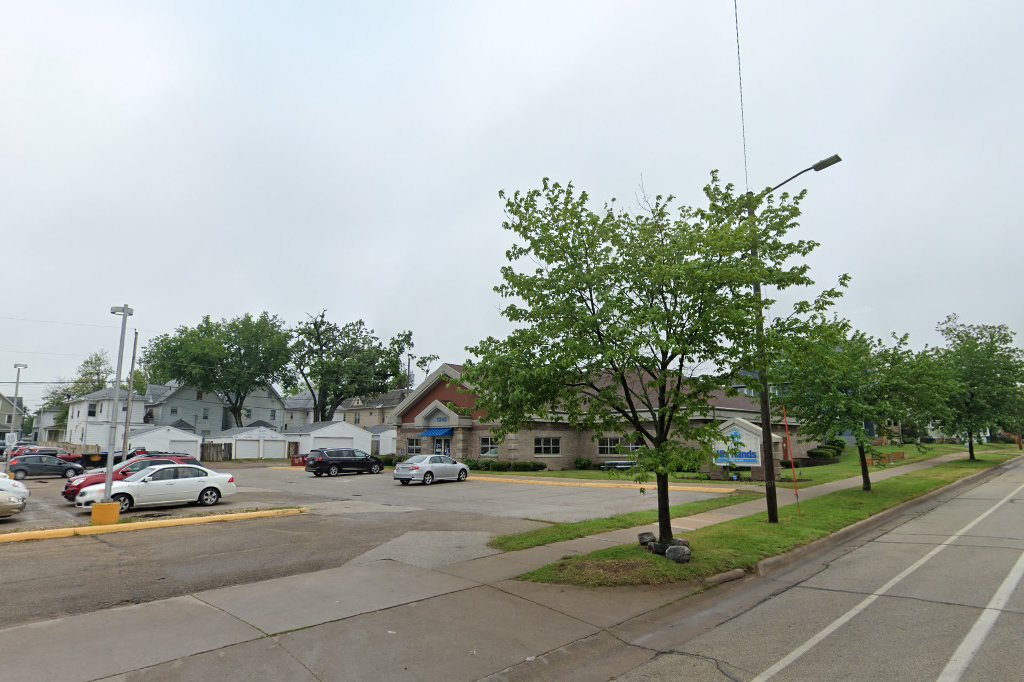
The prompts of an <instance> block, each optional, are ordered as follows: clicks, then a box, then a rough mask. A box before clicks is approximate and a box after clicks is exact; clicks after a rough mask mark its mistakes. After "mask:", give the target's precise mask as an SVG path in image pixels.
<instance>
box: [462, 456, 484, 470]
mask: <svg viewBox="0 0 1024 682" xmlns="http://www.w3.org/2000/svg"><path fill="white" fill-rule="evenodd" d="M463 464H465V465H466V466H468V467H469V469H470V471H477V470H478V469H479V468H480V462H479V461H477V460H475V459H467V460H466V461H464V462H463Z"/></svg>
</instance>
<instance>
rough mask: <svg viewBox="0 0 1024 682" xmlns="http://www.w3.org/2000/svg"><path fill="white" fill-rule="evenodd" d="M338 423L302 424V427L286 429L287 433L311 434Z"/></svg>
mask: <svg viewBox="0 0 1024 682" xmlns="http://www.w3.org/2000/svg"><path fill="white" fill-rule="evenodd" d="M338 423H339V422H313V423H312V424H303V425H302V426H295V427H292V428H290V429H288V431H287V433H313V432H314V431H319V430H320V429H323V428H326V427H328V426H334V425H335V424H338Z"/></svg>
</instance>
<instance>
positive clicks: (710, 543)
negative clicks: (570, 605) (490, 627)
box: [520, 453, 1015, 587]
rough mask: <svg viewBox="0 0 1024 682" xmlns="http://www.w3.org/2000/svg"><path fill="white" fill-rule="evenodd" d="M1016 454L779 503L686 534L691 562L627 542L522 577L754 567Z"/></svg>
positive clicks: (571, 578)
mask: <svg viewBox="0 0 1024 682" xmlns="http://www.w3.org/2000/svg"><path fill="white" fill-rule="evenodd" d="M1013 456H1015V453H1000V454H990V455H984V456H982V457H981V459H979V460H978V461H975V462H971V461H969V460H967V459H966V458H965V459H963V460H957V461H955V462H948V463H946V464H941V465H939V466H936V467H933V468H930V469H923V470H921V471H915V472H911V473H908V474H906V475H903V476H896V477H894V478H891V479H889V480H887V481H880V482H878V483H876V484H875V485H874V486H873V490H872V491H871V492H870V493H865V492H863V491H862V490H860V489H859V488H858V489H852V490H843V491H840V492H836V493H832V494H830V495H826V496H824V497H819V498H817V499H814V500H809V501H807V502H804V503H802V505H801V514H800V515H798V514H797V510H796V506H795V505H788V506H785V507H782V508H781V509H780V510H779V519H780V520H779V523H777V524H769V523H768V522H767V515H766V513H760V514H756V515H754V516H749V517H744V518H742V519H736V520H734V521H728V522H725V523H721V524H718V525H714V526H708V527H707V528H702V529H700V530H696V531H693V532H692V533H688V534H687V535H686V538H687V539H688V540H689V541H690V546H691V549H692V550H693V560H692V561H691V562H690V563H688V564H676V563H673V562H671V561H668V560H666V559H665V558H664V557H660V556H656V555H653V554H650V553H649V552H647V551H646V550H645V549H644V548H642V547H640V546H639V545H623V546H620V547H613V548H610V549H606V550H601V551H599V552H594V553H591V554H587V555H584V556H580V557H571V558H566V559H563V560H562V561H559V562H557V563H554V564H549V565H548V566H545V567H543V568H540V569H538V570H536V571H533V572H531V573H527V574H525V575H522V576H520V579H521V580H530V581H535V582H548V583H561V584H571V585H582V586H592V587H596V586H618V585H659V584H664V583H671V582H678V581H685V580H699V579H701V578H705V577H708V576H711V575H714V574H716V573H721V572H724V571H729V570H732V569H736V568H741V569H743V570H746V571H750V570H752V569H753V568H754V567H755V566H756V565H757V563H758V562H759V561H761V560H762V559H765V558H768V557H771V556H776V555H779V554H783V553H785V552H788V551H789V550H791V549H793V548H795V547H799V546H801V545H805V544H807V543H809V542H812V541H814V540H817V539H819V538H823V537H825V536H828V535H830V534H832V533H834V532H836V531H837V530H840V529H841V528H845V527H846V526H849V525H851V524H853V523H856V522H857V521H861V520H863V519H866V518H869V517H871V516H873V515H875V514H877V513H879V512H881V511H883V510H885V509H889V508H890V507H894V506H896V505H898V504H900V503H902V502H906V501H908V500H912V499H914V498H916V497H919V496H921V495H924V494H925V493H927V492H930V491H932V490H935V489H937V488H940V487H942V486H945V485H948V484H950V483H952V482H954V481H957V480H959V479H960V478H963V477H964V476H968V475H970V474H973V473H975V472H978V471H981V470H984V469H987V468H989V467H993V466H996V465H998V464H1001V463H1002V462H1005V461H1006V460H1007V459H1009V458H1011V457H1013ZM968 520H969V519H965V520H964V521H965V523H966V522H967V521H968Z"/></svg>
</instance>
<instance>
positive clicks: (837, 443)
mask: <svg viewBox="0 0 1024 682" xmlns="http://www.w3.org/2000/svg"><path fill="white" fill-rule="evenodd" d="M825 445H831V446H833V447H836V448H839V449H838V452H840V453H841V452H842V451H843V448H845V447H846V441H845V440H843V439H842V438H829V439H828V440H827V441H825Z"/></svg>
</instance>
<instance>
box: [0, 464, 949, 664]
mask: <svg viewBox="0 0 1024 682" xmlns="http://www.w3.org/2000/svg"><path fill="white" fill-rule="evenodd" d="M962 457H963V454H962V453H955V454H950V455H943V456H940V457H936V458H934V459H931V460H928V461H925V462H919V463H916V464H909V465H905V466H900V467H894V468H891V469H887V470H884V471H874V472H872V480H873V481H880V480H885V479H887V478H891V477H893V476H899V475H901V474H903V473H908V472H911V471H916V470H919V469H924V468H928V467H931V466H936V465H938V464H941V463H943V462H946V461H949V460H951V459H959V458H962ZM860 484H861V480H860V477H855V478H850V479H845V480H842V481H836V482H833V483H828V484H823V485H819V486H815V487H811V488H808V489H806V490H803V491H801V492H800V497H801V499H802V500H808V499H813V498H815V497H820V496H822V495H827V494H829V493H831V492H834V491H836V490H842V489H847V488H853V487H857V486H860ZM778 496H779V504H780V505H785V504H789V503H791V502H793V501H795V497H794V495H793V491H792V490H789V489H784V488H779V489H778ZM763 510H764V501H763V500H755V501H752V502H747V503H743V504H739V505H734V506H732V507H727V508H724V509H719V510H716V511H713V512H707V513H704V514H697V515H695V516H690V517H686V518H682V519H676V520H675V521H674V523H673V527H674V528H675V529H676V530H678V531H680V532H685V531H687V530H692V529H695V528H700V527H704V526H707V525H711V524H715V523H721V522H723V521H727V520H730V519H734V518H738V517H741V516H746V515H750V514H755V513H760V512H762V511H763ZM653 527H656V525H655V524H652V525H651V526H644V527H640V528H631V529H624V530H618V531H612V532H609V533H602V534H600V535H595V536H592V537H587V538H580V539H577V540H571V541H568V542H560V543H556V544H553V545H549V546H544V547H535V548H532V549H528V550H523V551H518V552H508V553H505V554H494V555H491V556H485V557H481V558H473V559H469V560H465V561H456V562H455V563H449V564H446V565H438V566H435V567H432V568H424V567H421V566H414V565H410V564H408V563H404V562H402V561H398V560H392V559H383V560H364V561H358V560H354V561H352V562H350V563H348V564H346V565H344V566H341V567H338V568H332V569H327V570H323V571H316V572H313V573H307V574H303V575H297V576H291V577H286V578H277V579H273V580H266V581H262V582H258V583H250V584H246V585H236V586H232V587H225V588H220V589H214V590H207V591H204V592H198V593H195V594H192V595H187V596H182V597H175V598H172V599H166V600H162V601H155V602H150V603H146V604H140V605H133V606H126V607H116V608H110V609H105V610H102V611H97V612H94V613H89V614H82V615H77V616H69V617H65V618H57V619H53V620H48V621H43V622H39V623H32V624H28V625H21V626H16V627H12V628H7V629H4V630H0V641H3V642H4V650H5V652H6V653H5V655H4V656H2V657H0V679H3V680H8V679H9V680H20V681H23V682H28V681H32V680H40V681H50V680H58V679H59V680H62V681H63V682H73V681H75V680H81V681H83V682H84V681H87V680H110V681H113V680H117V681H119V682H127V681H128V680H184V679H198V678H200V677H215V678H217V679H218V680H219V681H220V682H230V681H231V680H239V681H244V682H252V681H253V680H289V681H298V680H364V679H366V680H414V679H419V680H436V679H444V680H476V679H481V678H487V677H488V676H493V678H492V679H501V680H511V679H538V678H540V679H559V680H567V679H581V680H587V679H607V678H609V677H611V676H614V675H618V674H621V673H623V672H626V671H628V670H631V669H633V668H635V667H637V666H639V665H641V664H642V663H644V662H645V661H647V660H649V659H651V658H653V657H654V656H655V655H657V654H658V653H659V652H658V651H656V650H653V649H647V648H643V647H639V646H635V645H633V644H629V643H627V642H625V641H623V640H622V639H620V638H618V637H615V636H613V635H612V634H611V633H610V632H608V629H609V628H611V627H613V626H616V625H619V624H621V623H624V622H625V621H628V620H630V619H633V618H635V617H637V616H641V615H643V614H646V613H649V612H651V611H653V610H655V609H657V608H659V607H662V606H664V605H666V604H669V603H671V602H673V601H676V600H678V599H681V598H683V597H686V596H688V595H690V594H693V593H694V592H696V591H699V590H701V589H702V588H701V586H698V585H694V584H679V585H672V586H667V587H657V588H653V587H637V588H607V589H585V588H575V587H567V586H563V585H546V584H538V583H525V582H519V581H515V580H512V578H514V577H515V576H517V575H520V574H522V573H524V572H527V571H530V570H533V569H536V568H539V567H541V566H543V565H546V564H548V563H551V562H554V561H557V560H558V559H560V558H562V557H564V556H566V555H571V554H582V553H587V552H591V551H593V550H596V549H601V548H605V547H609V546H611V545H616V544H624V543H632V542H636V536H637V533H639V532H642V531H644V530H650V529H651V528H653ZM456 558H457V552H455V553H453V554H452V555H450V556H449V557H448V560H452V559H456ZM442 562H443V559H442ZM72 642H73V643H74V644H73V646H65V644H69V643H72ZM55 648H56V649H57V650H58V651H62V652H63V653H61V654H55V653H54V650H55Z"/></svg>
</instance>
